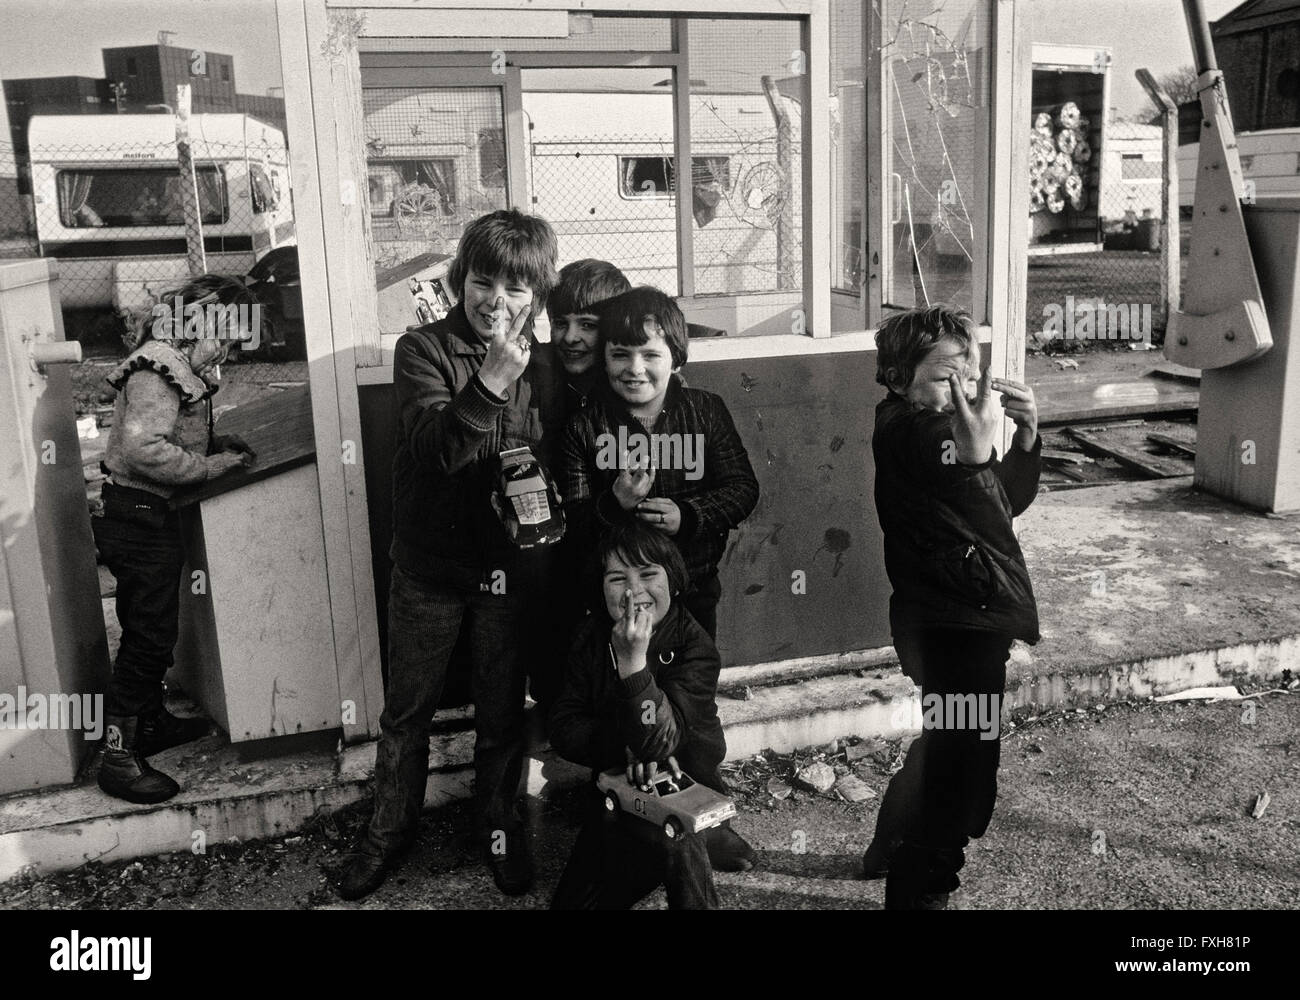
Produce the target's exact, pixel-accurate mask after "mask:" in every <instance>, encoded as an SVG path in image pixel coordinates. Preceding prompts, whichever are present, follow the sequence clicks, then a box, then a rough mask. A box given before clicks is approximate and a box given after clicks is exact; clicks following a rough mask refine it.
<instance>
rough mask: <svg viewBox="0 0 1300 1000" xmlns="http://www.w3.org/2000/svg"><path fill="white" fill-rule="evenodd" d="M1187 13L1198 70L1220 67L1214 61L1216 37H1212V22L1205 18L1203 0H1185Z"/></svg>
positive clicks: (1201, 71)
mask: <svg viewBox="0 0 1300 1000" xmlns="http://www.w3.org/2000/svg"><path fill="white" fill-rule="evenodd" d="M1183 11H1184V12H1185V13H1186V15H1187V30H1188V32H1190V33H1191V36H1192V55H1193V57H1194V58H1195V59H1196V72H1198V73H1204V72H1206V71H1207V70H1211V69H1218V68H1219V66H1218V63H1216V62H1215V61H1214V39H1213V38H1211V37H1210V22H1209V21H1207V20H1206V19H1205V8H1204V7H1203V6H1202V4H1201V0H1183Z"/></svg>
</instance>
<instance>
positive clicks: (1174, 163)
mask: <svg viewBox="0 0 1300 1000" xmlns="http://www.w3.org/2000/svg"><path fill="white" fill-rule="evenodd" d="M1137 78H1138V82H1139V83H1141V84H1142V87H1143V89H1144V90H1145V91H1146V92H1147V96H1149V97H1150V98H1151V101H1152V103H1154V104H1155V106H1156V107H1157V108H1159V109H1160V135H1161V138H1162V139H1163V140H1164V142H1163V148H1164V156H1163V158H1162V162H1161V171H1160V195H1161V206H1162V208H1163V212H1162V213H1161V214H1162V218H1161V222H1160V271H1161V275H1162V278H1161V281H1160V316H1161V319H1162V321H1163V322H1164V324H1165V329H1168V328H1169V316H1170V313H1171V312H1177V311H1178V308H1179V305H1180V304H1181V290H1180V289H1179V284H1180V281H1181V270H1180V264H1181V258H1182V249H1181V248H1182V243H1181V241H1182V235H1181V233H1180V231H1179V225H1180V224H1179V218H1178V105H1176V104H1175V103H1174V102H1173V99H1172V98H1171V97H1170V96H1169V95H1168V94H1166V93H1165V92H1164V91H1163V90H1161V89H1160V85H1159V84H1158V83H1156V79H1155V77H1153V76H1152V75H1151V71H1150V70H1147V69H1140V70H1138V71H1137Z"/></svg>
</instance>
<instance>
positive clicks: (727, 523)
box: [557, 375, 758, 583]
mask: <svg viewBox="0 0 1300 1000" xmlns="http://www.w3.org/2000/svg"><path fill="white" fill-rule="evenodd" d="M620 428H622V430H623V433H624V434H625V435H626V438H625V439H626V441H628V442H629V443H632V447H633V448H635V447H636V445H635V444H634V443H633V439H634V438H637V437H640V438H641V439H642V440H643V441H644V440H645V437H646V432H645V429H644V428H643V427H642V426H641V425H640V424H639V423H638V422H637V420H636V418H635V417H633V416H632V415H631V414H630V413H628V411H627V408H626V407H625V406H624V405H623V403H622V401H621V400H620V399H618V398H617V397H616V396H614V394H613V393H612V392H611V391H609V390H603V391H601V392H600V393H599V394H597V395H596V396H595V397H594V398H592V399H591V400H590V401H589V402H588V404H587V406H586V407H585V408H583V410H582V411H581V412H580V413H577V414H575V415H574V416H573V418H572V419H571V420H570V421H569V426H568V427H567V429H566V430H565V433H564V437H563V439H562V441H561V444H560V453H559V463H558V464H559V468H558V474H557V479H558V482H559V486H560V493H561V495H562V496H563V497H564V512H565V517H566V519H567V520H568V524H569V528H570V530H571V531H573V532H574V535H575V542H576V543H577V544H579V546H580V547H581V549H582V550H588V549H589V547H590V544H591V543H594V541H595V538H596V535H597V533H598V532H599V531H600V530H601V529H602V528H603V527H605V526H608V525H612V524H617V523H619V522H622V521H630V520H633V519H634V518H635V515H634V514H633V513H632V512H630V511H625V510H623V508H622V507H621V506H619V503H618V500H617V499H615V497H614V494H613V491H612V487H613V485H614V480H615V479H617V478H618V469H617V468H608V469H606V468H601V467H600V466H601V465H602V464H608V463H605V462H600V461H599V459H600V456H601V454H602V450H604V451H605V453H606V454H608V453H609V451H608V449H609V445H608V442H611V441H613V442H620V441H621V440H624V439H623V438H621V437H620V434H619V431H620ZM652 433H654V434H656V435H683V436H685V435H699V438H697V439H696V440H698V441H700V442H702V444H703V474H702V475H701V476H700V478H698V479H691V478H688V476H687V474H688V471H689V470H687V469H685V468H680V467H679V468H660V469H659V470H658V472H657V473H656V474H655V480H654V484H653V485H652V486H651V488H650V494H649V495H650V496H651V497H666V498H668V499H670V500H672V501H674V502H675V503H676V504H677V506H678V507H680V508H681V511H682V526H681V528H680V529H679V530H678V532H677V534H676V535H675V536H674V538H673V541H674V542H676V543H677V547H678V548H679V549H680V550H681V553H682V558H683V559H685V560H686V568H687V570H689V571H690V575H691V582H692V583H698V582H699V581H701V580H704V579H707V578H708V577H709V576H712V575H713V574H715V573H716V572H717V571H718V562H719V561H720V560H721V559H722V554H723V553H724V552H725V551H726V549H727V536H728V535H729V534H730V533H731V530H732V529H733V528H736V527H738V526H739V525H740V522H741V521H743V520H744V519H745V518H747V517H748V516H749V515H750V513H751V512H752V511H753V510H754V507H755V506H756V505H757V504H758V479H757V478H755V476H754V470H753V468H752V467H751V466H750V464H749V455H748V454H747V453H746V452H745V446H744V444H743V443H742V442H741V440H740V435H739V434H738V433H737V431H736V425H735V423H734V422H733V421H732V419H731V414H730V413H729V412H727V404H726V403H724V402H723V401H722V398H721V397H720V396H717V395H715V394H714V393H711V392H705V391H704V390H702V389H688V388H686V387H685V386H683V385H682V384H681V380H680V379H679V378H678V377H677V376H676V375H673V376H671V378H670V381H669V383H668V394H667V396H666V398H665V399H664V409H663V412H662V413H660V414H659V418H658V419H657V420H656V421H655V425H654V428H653V430H652ZM605 435H609V437H605ZM615 447H616V446H615ZM676 464H680V463H676Z"/></svg>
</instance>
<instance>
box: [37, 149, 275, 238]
mask: <svg viewBox="0 0 1300 1000" xmlns="http://www.w3.org/2000/svg"><path fill="white" fill-rule="evenodd" d="M194 171H195V173H202V172H211V173H214V174H216V176H217V178H218V179H219V181H220V190H221V205H220V209H221V212H220V217H219V218H216V219H211V218H207V217H204V218H203V219H202V222H203V225H205V226H224V225H228V224H229V223H230V218H231V204H230V182H229V179H228V178H227V177H226V168H225V165H224V164H221V163H196V164H194ZM66 173H77V174H104V173H114V174H131V173H136V174H161V175H163V176H164V177H176V178H177V179H179V178H180V174H179V171H178V169H177V168H176V167H162V166H141V167H136V166H130V167H123V166H119V165H117V164H111V165H100V164H91V165H86V166H61V167H58V168H57V169H56V170H55V171H54V197H55V208H56V211H57V212H58V217H59V219H60V223H59V226H60V228H61V229H66V230H68V231H69V232H83V231H85V232H100V231H102V230H105V229H184V228H185V220H184V219H183V218H182V219H179V220H177V221H176V222H115V223H108V222H105V223H103V225H99V226H65V225H63V223H62V218H63V208H64V205H63V192H62V191H61V189H60V188H61V185H60V184H59V178H60V177H62V176H63V175H64V174H66ZM250 183H251V180H250ZM250 198H251V190H250ZM90 208H92V209H94V206H93V205H91V206H90ZM96 214H97V215H98V214H99V213H98V211H96ZM100 218H101V219H102V218H103V216H100Z"/></svg>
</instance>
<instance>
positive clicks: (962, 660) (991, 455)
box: [863, 306, 1042, 909]
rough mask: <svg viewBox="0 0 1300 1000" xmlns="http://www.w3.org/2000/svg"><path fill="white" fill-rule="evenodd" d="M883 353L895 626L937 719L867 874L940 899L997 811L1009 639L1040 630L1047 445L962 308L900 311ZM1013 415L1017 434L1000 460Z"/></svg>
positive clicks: (928, 713)
mask: <svg viewBox="0 0 1300 1000" xmlns="http://www.w3.org/2000/svg"><path fill="white" fill-rule="evenodd" d="M876 348H877V352H878V353H877V374H876V378H877V381H879V382H880V383H881V384H883V385H884V386H885V387H886V388H887V389H888V390H889V394H888V396H887V397H886V398H885V400H884V401H883V402H882V403H880V405H879V406H878V407H877V408H876V427H875V434H874V436H873V438H872V451H873V453H874V456H875V462H876V510H877V513H878V515H879V518H880V527H881V530H882V532H883V533H884V541H885V569H886V572H887V573H888V574H889V581H890V583H891V584H892V585H893V588H894V589H893V594H892V596H891V597H890V602H889V618H890V628H891V631H892V632H893V636H894V647H895V649H896V651H897V653H898V657H899V660H900V662H901V664H902V667H903V672H904V673H906V674H907V676H909V677H911V678H912V679H913V680H914V681H915V682H916V683H917V684H919V685H920V686H921V703H922V707H923V709H924V715H923V719H924V724H923V731H922V734H921V737H920V738H919V739H918V740H917V741H916V742H915V743H913V744H912V747H911V749H910V750H909V751H908V755H907V761H906V763H905V765H904V767H903V770H902V771H900V772H899V773H898V774H897V775H895V777H894V778H893V780H892V781H891V782H890V784H889V789H888V790H887V792H886V793H885V797H884V799H883V800H882V802H881V806H880V814H879V816H878V818H877V824H876V833H875V837H874V838H873V840H872V843H871V846H870V847H869V848H868V850H867V852H866V856H865V857H864V859H863V869H864V871H863V874H864V876H865V877H867V878H878V877H879V876H880V875H881V874H885V873H887V874H888V881H887V883H886V888H885V905H886V907H887V908H895V909H917V908H924V909H931V908H942V907H944V906H946V905H947V899H948V893H949V892H951V891H952V890H954V889H956V888H957V886H958V885H959V884H960V880H959V879H958V877H957V872H958V870H959V869H960V868H961V867H962V865H963V863H964V861H965V855H964V853H963V851H964V848H965V846H966V844H967V841H968V838H969V837H979V836H981V835H982V834H983V833H984V830H985V828H986V827H987V826H988V822H989V819H990V818H991V816H992V814H993V803H994V800H995V798H996V796H997V769H998V738H997V737H998V729H997V727H998V719H999V712H1000V709H1001V699H1002V693H1003V688H1004V687H1005V684H1006V663H1007V658H1008V656H1009V654H1010V648H1011V642H1012V640H1013V639H1023V640H1025V641H1026V642H1030V643H1033V642H1037V641H1038V637H1039V636H1038V611H1037V606H1036V605H1035V602H1034V593H1033V589H1032V587H1031V586H1030V583H1029V573H1028V571H1027V570H1026V568H1025V560H1024V556H1023V555H1022V554H1021V551H1020V545H1019V543H1018V542H1017V541H1016V536H1015V532H1014V531H1013V530H1012V521H1011V519H1012V518H1013V517H1015V516H1017V515H1018V514H1020V513H1021V512H1022V511H1024V510H1025V508H1027V507H1028V506H1029V504H1030V503H1031V502H1032V500H1033V499H1034V496H1035V494H1036V493H1037V490H1038V474H1039V454H1040V451H1041V449H1042V441H1041V440H1040V439H1039V437H1038V411H1037V407H1036V404H1035V402H1034V394H1033V391H1032V390H1031V389H1029V388H1028V387H1027V386H1025V385H1022V384H1020V383H1018V382H1012V381H1009V380H1006V379H994V378H991V377H990V373H989V371H988V370H987V369H985V371H984V372H983V374H982V375H980V376H979V377H978V379H977V373H978V371H979V344H978V341H977V338H976V335H975V327H974V324H973V323H972V322H971V319H970V317H969V316H967V315H966V314H965V313H962V312H958V311H957V310H954V309H951V308H949V307H947V306H932V307H930V308H928V309H916V310H911V311H909V312H905V313H902V314H900V315H897V316H892V317H890V318H889V319H888V320H886V321H885V322H884V323H882V324H881V327H880V330H879V331H878V332H877V334H876ZM994 390H996V391H997V392H998V393H1000V394H1001V399H1000V400H999V398H998V397H997V396H995V395H994ZM1004 413H1005V415H1006V416H1008V417H1010V418H1011V419H1012V420H1013V421H1014V422H1015V424H1016V431H1015V435H1014V438H1013V441H1012V445H1011V448H1010V449H1009V451H1008V453H1007V455H1006V457H1005V458H1004V459H1002V460H1001V461H999V460H998V455H997V449H996V448H995V442H996V441H997V440H998V438H999V437H1000V435H1001V433H1002V427H1003V415H1004Z"/></svg>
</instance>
